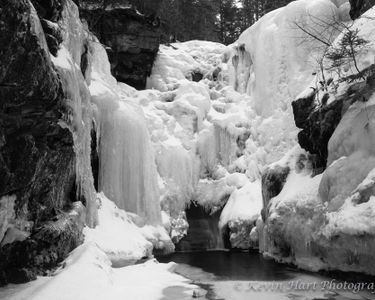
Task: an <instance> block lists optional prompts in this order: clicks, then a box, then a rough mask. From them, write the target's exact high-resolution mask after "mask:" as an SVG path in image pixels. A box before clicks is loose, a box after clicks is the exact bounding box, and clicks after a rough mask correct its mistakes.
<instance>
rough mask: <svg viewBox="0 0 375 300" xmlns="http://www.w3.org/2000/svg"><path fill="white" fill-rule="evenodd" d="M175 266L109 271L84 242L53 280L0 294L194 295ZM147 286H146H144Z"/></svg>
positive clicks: (8, 298)
mask: <svg viewBox="0 0 375 300" xmlns="http://www.w3.org/2000/svg"><path fill="white" fill-rule="evenodd" d="M174 267H175V264H174V263H169V264H159V263H158V262H157V261H156V260H150V261H148V262H146V263H143V264H139V265H134V266H129V267H124V268H112V267H111V262H110V261H109V259H108V258H107V256H106V255H105V253H104V252H103V251H101V250H100V249H99V248H98V247H97V246H95V244H93V243H85V244H83V245H81V246H79V247H78V248H77V249H75V250H74V251H73V252H72V253H71V254H70V256H69V257H68V258H67V259H66V260H65V261H64V267H63V268H61V269H60V270H58V271H57V272H56V274H55V275H54V276H52V277H41V278H39V279H38V280H36V281H34V282H32V283H29V284H26V285H19V286H10V287H8V288H7V289H5V290H2V291H0V297H1V299H4V300H13V299H14V300H22V299H27V300H39V299H41V300H42V299H43V300H44V299H57V300H71V299H81V300H86V299H87V300H89V299H90V300H91V299H109V300H117V299H124V297H126V299H132V300H143V299H150V300H152V299H161V298H162V297H163V291H164V290H165V289H166V288H167V287H170V286H176V287H181V288H184V289H186V291H187V293H189V294H190V295H192V294H193V289H194V288H196V286H193V285H191V284H189V282H188V280H187V279H185V278H183V277H182V276H179V275H177V274H173V273H172V271H173V269H174ZM145 283H147V284H145Z"/></svg>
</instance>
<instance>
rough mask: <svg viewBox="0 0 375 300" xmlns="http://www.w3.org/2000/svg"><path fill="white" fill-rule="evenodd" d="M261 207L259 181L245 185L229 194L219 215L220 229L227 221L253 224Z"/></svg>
mask: <svg viewBox="0 0 375 300" xmlns="http://www.w3.org/2000/svg"><path fill="white" fill-rule="evenodd" d="M262 205H263V202H262V194H261V183H260V182H259V181H255V182H252V183H247V184H246V185H245V186H243V187H242V188H240V189H238V190H235V191H234V192H233V193H232V194H231V196H230V198H229V200H228V202H227V203H226V205H225V207H224V209H223V212H222V213H221V216H220V223H219V224H220V227H221V228H222V227H224V226H225V225H226V224H228V222H229V221H238V220H242V221H248V222H249V223H254V224H255V221H256V220H257V219H258V217H259V215H260V211H261V209H262Z"/></svg>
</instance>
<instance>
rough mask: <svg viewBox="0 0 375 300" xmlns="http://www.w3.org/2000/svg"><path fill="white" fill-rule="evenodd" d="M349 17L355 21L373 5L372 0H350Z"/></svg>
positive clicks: (374, 2)
mask: <svg viewBox="0 0 375 300" xmlns="http://www.w3.org/2000/svg"><path fill="white" fill-rule="evenodd" d="M349 2H350V6H351V9H350V17H351V18H352V19H353V20H355V19H357V18H358V17H359V16H361V15H362V14H363V13H364V12H365V11H367V10H368V9H370V8H371V7H373V6H374V5H375V1H374V0H350V1H349Z"/></svg>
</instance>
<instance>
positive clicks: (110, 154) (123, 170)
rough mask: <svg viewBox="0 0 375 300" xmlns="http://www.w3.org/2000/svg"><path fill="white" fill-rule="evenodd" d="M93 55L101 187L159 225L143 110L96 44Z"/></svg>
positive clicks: (120, 203) (152, 161)
mask: <svg viewBox="0 0 375 300" xmlns="http://www.w3.org/2000/svg"><path fill="white" fill-rule="evenodd" d="M90 52H91V55H92V57H91V60H92V62H93V66H92V80H91V84H90V92H91V97H92V98H91V99H92V101H93V103H94V104H95V105H96V115H95V122H96V128H97V132H98V133H99V135H98V136H99V157H100V158H99V159H100V167H99V189H100V190H101V191H103V192H104V194H105V195H106V196H107V197H108V198H109V199H111V200H113V201H114V202H115V203H116V204H117V206H118V207H119V208H121V209H125V210H126V211H129V212H133V213H136V214H138V215H139V216H141V217H143V218H144V219H145V220H146V221H147V223H149V224H154V225H155V224H159V223H161V215H160V204H159V189H158V183H157V172H156V166H155V159H154V155H153V149H152V148H151V141H150V136H149V132H148V129H147V126H146V120H145V118H144V115H143V111H142V110H141V109H140V107H139V106H138V104H136V103H134V102H132V101H130V100H129V97H128V90H127V89H126V88H124V87H122V86H120V85H117V82H116V80H115V79H114V78H113V77H112V76H111V75H110V65H109V62H108V57H107V54H106V52H105V50H104V48H103V47H102V46H101V45H100V44H99V43H98V42H97V41H94V42H93V43H91V44H90ZM129 90H131V89H129Z"/></svg>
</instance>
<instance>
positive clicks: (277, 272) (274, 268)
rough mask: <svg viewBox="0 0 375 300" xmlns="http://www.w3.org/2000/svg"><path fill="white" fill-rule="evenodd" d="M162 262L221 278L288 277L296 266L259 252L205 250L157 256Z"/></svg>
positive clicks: (262, 278) (266, 278)
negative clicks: (266, 256) (276, 260)
mask: <svg viewBox="0 0 375 300" xmlns="http://www.w3.org/2000/svg"><path fill="white" fill-rule="evenodd" d="M158 260H159V261H160V262H164V263H167V262H170V261H173V262H175V263H178V264H186V265H189V266H192V267H196V268H200V269H202V270H203V271H205V272H208V273H211V274H213V275H215V277H217V278H220V279H221V280H264V281H273V280H289V279H292V278H293V272H297V271H296V269H294V268H291V267H289V266H286V265H282V264H278V263H276V262H275V261H273V260H266V259H264V258H263V257H262V255H260V254H259V253H246V252H230V251H206V252H192V253H174V254H172V255H170V256H167V257H160V258H158Z"/></svg>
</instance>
